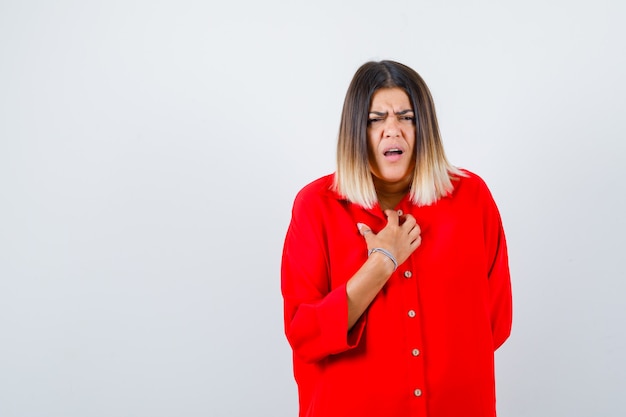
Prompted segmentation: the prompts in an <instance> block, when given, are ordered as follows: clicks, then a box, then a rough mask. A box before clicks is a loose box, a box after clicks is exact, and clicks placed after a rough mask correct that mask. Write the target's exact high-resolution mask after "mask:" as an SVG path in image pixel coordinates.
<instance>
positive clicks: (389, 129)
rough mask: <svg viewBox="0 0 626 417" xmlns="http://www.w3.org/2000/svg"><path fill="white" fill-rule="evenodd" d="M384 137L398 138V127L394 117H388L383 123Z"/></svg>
mask: <svg viewBox="0 0 626 417" xmlns="http://www.w3.org/2000/svg"><path fill="white" fill-rule="evenodd" d="M384 134H385V137H386V138H395V137H398V136H400V127H399V126H398V121H397V120H396V118H395V117H388V118H387V120H386V121H385V132H384Z"/></svg>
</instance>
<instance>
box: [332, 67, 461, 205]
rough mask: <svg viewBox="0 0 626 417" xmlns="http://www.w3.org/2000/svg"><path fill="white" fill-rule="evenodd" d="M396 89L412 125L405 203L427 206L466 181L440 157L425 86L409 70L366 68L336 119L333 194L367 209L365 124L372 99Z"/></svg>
mask: <svg viewBox="0 0 626 417" xmlns="http://www.w3.org/2000/svg"><path fill="white" fill-rule="evenodd" d="M394 87H398V88H401V89H402V90H404V91H405V92H406V94H407V95H408V96H409V100H410V101H411V106H412V107H413V112H414V113H415V116H416V121H415V136H416V137H415V146H414V153H415V154H414V155H413V157H414V158H415V168H414V171H413V178H412V181H411V189H410V198H411V200H412V201H413V203H414V204H416V205H418V206H428V205H430V204H433V203H434V202H436V201H437V200H439V199H440V198H441V197H444V196H446V195H448V194H449V193H451V192H452V190H453V189H454V186H453V184H452V180H453V179H454V178H455V177H461V176H466V174H464V173H463V172H462V171H461V170H459V169H458V168H456V167H454V166H452V165H451V164H450V163H449V162H448V160H447V158H446V155H445V153H444V150H443V144H442V142H441V134H440V133H439V125H438V124H437V116H436V114H435V104H434V103H433V99H432V97H431V95H430V91H429V90H428V87H427V86H426V83H425V82H424V80H423V79H422V77H420V76H419V74H418V73H417V72H415V71H414V70H413V69H411V68H409V67H407V66H406V65H403V64H400V63H398V62H394V61H380V62H367V63H365V64H363V65H362V66H361V67H360V68H359V69H358V70H357V72H356V73H355V74H354V77H353V78H352V82H351V83H350V86H349V87H348V92H347V93H346V98H345V101H344V104H343V111H342V114H341V124H340V127H339V140H338V142H337V172H336V175H335V183H334V188H335V191H337V192H338V193H339V194H341V195H342V196H343V197H345V198H346V199H348V200H349V201H351V202H353V203H356V204H359V205H361V206H363V207H367V208H372V207H374V206H375V205H376V204H377V203H378V197H377V195H376V189H375V188H374V182H373V180H372V173H371V169H370V165H369V158H368V152H367V147H368V140H367V121H368V117H369V112H370V104H371V101H372V96H373V95H374V93H375V92H376V91H377V90H379V89H381V88H394Z"/></svg>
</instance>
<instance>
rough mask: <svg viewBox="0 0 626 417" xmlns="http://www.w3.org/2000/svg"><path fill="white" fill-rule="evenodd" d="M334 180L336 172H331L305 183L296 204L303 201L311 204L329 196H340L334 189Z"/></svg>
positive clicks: (297, 196)
mask: <svg viewBox="0 0 626 417" xmlns="http://www.w3.org/2000/svg"><path fill="white" fill-rule="evenodd" d="M334 181H335V174H329V175H325V176H323V177H321V178H318V179H316V180H315V181H312V182H310V183H309V184H307V185H305V186H304V187H302V189H301V190H300V191H299V192H298V194H297V195H296V198H295V202H294V206H295V205H297V204H299V203H302V202H306V203H308V204H310V203H313V202H315V201H322V200H325V199H327V198H335V199H336V198H339V195H338V194H337V193H336V192H335V191H334V190H333V184H334Z"/></svg>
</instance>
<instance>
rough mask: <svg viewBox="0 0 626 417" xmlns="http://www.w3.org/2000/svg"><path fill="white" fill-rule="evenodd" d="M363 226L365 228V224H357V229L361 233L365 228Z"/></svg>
mask: <svg viewBox="0 0 626 417" xmlns="http://www.w3.org/2000/svg"><path fill="white" fill-rule="evenodd" d="M363 226H365V225H364V224H363V223H357V224H356V227H357V228H358V229H359V232H360V231H361V229H362V228H363Z"/></svg>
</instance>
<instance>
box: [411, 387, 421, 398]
mask: <svg viewBox="0 0 626 417" xmlns="http://www.w3.org/2000/svg"><path fill="white" fill-rule="evenodd" d="M413 395H415V396H416V397H421V396H422V390H421V389H419V388H418V389H416V390H415V391H413Z"/></svg>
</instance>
